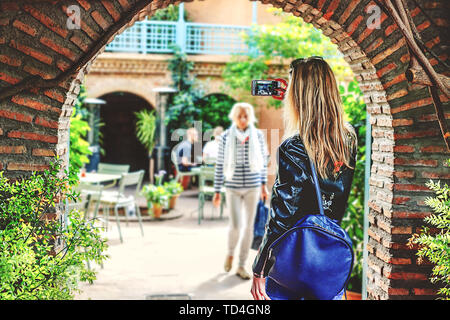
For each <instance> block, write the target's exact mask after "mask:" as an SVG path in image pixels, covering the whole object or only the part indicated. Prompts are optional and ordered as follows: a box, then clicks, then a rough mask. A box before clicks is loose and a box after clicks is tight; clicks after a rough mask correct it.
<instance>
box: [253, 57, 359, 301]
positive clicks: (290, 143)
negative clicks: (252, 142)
mask: <svg viewBox="0 0 450 320" xmlns="http://www.w3.org/2000/svg"><path fill="white" fill-rule="evenodd" d="M284 115H285V126H286V128H285V129H286V134H285V137H286V139H285V140H284V141H283V143H282V144H281V145H280V147H279V148H278V174H277V179H276V181H275V184H274V186H273V190H272V198H271V208H270V215H269V220H268V222H267V225H266V232H265V235H264V239H263V241H262V243H261V246H260V248H259V251H258V254H257V256H256V258H255V261H254V263H253V285H252V289H251V293H252V295H253V297H254V298H255V299H257V300H262V299H282V300H293V299H304V298H305V296H304V295H302V293H301V292H293V291H292V290H290V289H289V288H285V287H283V286H281V285H279V284H278V283H276V282H275V281H273V280H272V279H270V278H268V277H267V275H268V273H269V271H270V267H271V261H268V248H269V246H270V245H271V244H272V243H273V242H274V241H275V240H276V239H277V238H279V237H280V236H281V235H282V234H283V233H284V232H285V231H286V230H288V229H290V228H291V227H292V226H293V225H294V224H295V223H296V222H297V221H299V220H300V219H301V218H303V217H305V216H306V215H307V214H310V213H312V212H317V206H318V204H317V201H316V199H317V197H316V193H315V189H314V185H313V182H312V181H313V179H312V171H311V166H310V165H309V161H310V160H311V161H312V163H313V164H314V166H315V168H316V169H317V175H318V177H319V179H318V180H319V185H320V191H321V194H322V199H321V201H322V203H323V209H324V213H325V214H326V215H327V216H328V217H330V218H331V219H334V220H336V221H337V222H338V223H340V222H341V220H342V218H343V215H344V213H345V210H346V208H347V200H348V196H349V193H350V189H351V184H352V180H353V173H354V168H355V164H356V150H357V136H356V134H355V131H354V129H353V127H352V126H351V125H350V124H349V123H347V122H345V121H344V111H343V106H342V101H341V98H340V95H339V90H338V87H337V83H336V79H335V76H334V74H333V71H332V70H331V68H330V66H329V65H328V63H327V62H326V61H325V60H324V59H323V58H321V57H316V56H314V57H309V58H306V59H305V58H300V59H297V60H294V61H292V62H291V65H290V70H289V85H288V88H287V91H286V95H285V101H284ZM330 263H332V261H330ZM342 293H343V292H341V293H340V294H338V295H337V296H336V297H335V299H340V298H341V297H342Z"/></svg>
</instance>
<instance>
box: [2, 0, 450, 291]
mask: <svg viewBox="0 0 450 320" xmlns="http://www.w3.org/2000/svg"><path fill="white" fill-rule="evenodd" d="M73 2H74V1H68V0H61V1H44V0H42V1H26V0H16V1H2V2H1V3H0V12H1V13H0V170H5V174H6V175H7V176H10V177H13V178H14V177H18V176H20V175H28V174H29V173H30V172H31V170H43V169H45V168H46V166H47V164H48V162H49V161H50V160H51V159H52V158H53V157H54V156H56V155H59V156H61V157H63V158H65V157H66V155H67V152H68V150H67V141H68V128H69V117H70V114H71V110H72V109H71V107H72V106H73V104H74V101H75V99H76V96H77V94H78V92H79V85H80V83H81V82H82V80H83V77H84V75H85V74H86V73H88V72H89V69H90V66H91V64H92V61H93V60H94V59H95V57H96V56H97V55H98V54H99V53H100V52H102V51H103V48H104V45H105V44H106V43H107V42H108V41H111V40H112V39H113V37H114V35H116V34H118V33H120V32H122V31H123V30H124V29H125V28H127V27H128V26H130V25H131V24H133V23H134V22H135V21H136V20H139V19H142V18H143V17H144V16H145V15H147V14H153V12H154V11H155V10H157V9H159V8H163V7H166V6H167V5H169V4H171V3H180V2H181V1H174V0H153V1H152V0H109V1H105V0H98V1H86V0H77V1H76V2H77V4H79V6H80V8H81V29H79V30H78V29H75V30H69V29H67V28H66V25H67V24H66V23H67V19H68V15H67V13H66V9H67V7H68V6H69V5H71V4H73ZM261 2H262V3H264V4H272V5H274V6H276V7H281V8H283V10H284V11H286V12H290V13H292V14H293V15H295V16H298V17H301V18H302V19H303V20H304V21H306V22H308V23H312V24H313V25H314V26H315V27H317V28H319V29H321V30H322V32H323V33H324V34H325V35H326V36H328V37H329V38H330V39H331V41H332V42H333V43H335V44H337V46H338V47H339V50H340V51H341V52H342V53H343V54H344V56H345V60H346V61H347V62H348V63H349V65H350V67H351V68H352V70H353V72H354V73H355V75H356V77H357V79H358V81H359V84H360V87H361V89H362V91H363V92H364V98H365V102H366V104H367V110H368V112H369V113H370V116H371V117H370V118H371V124H372V128H373V129H372V138H373V143H372V166H371V179H370V199H369V207H370V213H369V222H370V227H369V243H368V248H367V249H368V252H369V257H368V272H367V277H368V285H367V290H368V298H369V299H423V298H431V297H433V294H434V291H433V287H432V286H431V285H430V284H429V282H428V281H427V274H428V273H429V271H430V267H429V266H421V265H416V258H415V255H414V253H415V251H413V250H410V249H409V248H407V247H406V245H405V243H406V240H407V238H409V236H410V235H411V233H413V232H415V231H416V229H417V227H419V226H420V225H421V224H422V218H423V217H424V216H425V215H427V214H428V213H429V211H430V210H429V208H427V207H426V206H425V205H424V202H423V200H424V197H425V196H427V195H430V193H429V192H428V190H427V188H426V187H425V186H424V183H425V182H426V181H427V180H428V179H429V178H436V179H441V180H447V181H448V180H450V174H449V170H448V168H446V167H445V166H444V164H443V163H444V160H445V159H446V158H448V153H446V149H445V144H444V142H443V140H442V138H441V137H440V132H439V126H438V123H437V121H436V117H435V115H434V112H433V106H432V104H431V103H432V100H431V98H430V97H429V95H428V93H427V88H426V87H425V86H422V85H411V84H409V83H408V82H407V81H406V79H405V77H404V72H405V70H406V68H407V66H408V62H409V55H408V51H407V47H406V43H405V40H404V39H403V37H402V35H401V33H400V32H398V29H397V27H396V26H395V24H394V22H393V21H392V20H391V19H390V18H388V17H387V16H386V14H384V13H383V14H382V15H381V28H380V29H369V28H368V27H367V24H366V21H367V19H368V17H369V15H370V13H368V10H367V9H368V7H369V6H370V5H374V4H375V3H374V2H373V1H370V0H363V1H357V0H307V1H297V0H261ZM418 3H419V4H421V6H422V7H425V8H427V12H425V13H424V12H422V11H421V10H420V9H419V8H418V7H415V6H414V7H412V8H411V12H412V15H413V16H414V20H415V23H416V25H417V27H418V30H419V32H420V34H421V36H422V39H423V41H424V43H425V44H426V46H427V47H429V48H431V49H432V50H433V51H434V52H435V53H436V54H437V55H438V56H439V57H440V59H441V60H444V61H446V60H447V59H448V52H445V48H448V35H447V33H448V32H446V28H448V21H447V20H446V17H445V11H446V10H445V9H446V8H447V10H448V5H447V4H446V1H445V0H436V1H433V2H432V4H429V2H427V1H423V0H420V1H418ZM427 3H428V4H427ZM430 14H431V15H432V16H433V21H431V22H430V20H429V19H428V16H429V15H430ZM445 45H446V46H445ZM430 61H431V63H432V64H433V65H434V67H435V68H436V70H437V71H438V72H440V73H444V71H445V70H443V67H442V65H441V64H438V61H437V60H436V59H434V58H431V59H430ZM61 80H62V81H61ZM441 99H442V101H444V102H445V104H444V108H445V111H446V116H447V119H448V118H449V116H450V110H449V104H448V100H446V99H445V97H444V96H443V95H441Z"/></svg>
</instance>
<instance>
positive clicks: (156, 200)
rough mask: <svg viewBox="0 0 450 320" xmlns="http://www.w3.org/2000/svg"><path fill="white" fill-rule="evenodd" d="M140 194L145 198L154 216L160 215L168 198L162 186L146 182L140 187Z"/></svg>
mask: <svg viewBox="0 0 450 320" xmlns="http://www.w3.org/2000/svg"><path fill="white" fill-rule="evenodd" d="M142 195H143V196H144V197H145V199H146V200H147V204H148V208H150V207H151V208H152V212H153V216H154V217H155V218H159V217H161V213H162V209H163V206H164V204H165V203H166V202H167V201H168V199H169V194H168V193H167V191H166V189H164V187H163V186H155V185H154V184H147V185H145V186H144V187H143V188H142Z"/></svg>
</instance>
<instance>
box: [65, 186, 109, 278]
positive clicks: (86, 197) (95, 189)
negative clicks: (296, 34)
mask: <svg viewBox="0 0 450 320" xmlns="http://www.w3.org/2000/svg"><path fill="white" fill-rule="evenodd" d="M76 190H77V191H78V192H80V197H79V201H77V202H69V204H68V208H69V211H71V210H74V209H76V210H79V211H82V212H83V213H84V216H83V219H84V220H85V221H88V219H89V212H90V210H91V205H92V204H94V209H93V212H94V215H93V219H92V222H91V224H94V222H95V221H94V220H95V218H96V216H97V212H98V208H99V205H100V197H101V195H102V191H103V186H102V185H91V184H88V183H83V182H80V184H79V185H78V186H77V188H76ZM86 250H87V249H86V248H85V252H86ZM86 265H87V267H88V269H89V270H91V265H90V262H89V260H86ZM100 265H101V267H102V268H103V263H101V264H100Z"/></svg>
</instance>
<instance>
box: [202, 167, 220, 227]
mask: <svg viewBox="0 0 450 320" xmlns="http://www.w3.org/2000/svg"><path fill="white" fill-rule="evenodd" d="M211 182H212V184H214V167H213V166H204V167H202V168H201V169H200V175H199V178H198V190H199V193H198V201H199V206H198V224H200V222H201V220H202V218H203V207H204V206H205V201H206V196H213V195H214V193H215V189H214V185H208V183H211ZM220 194H221V197H222V201H221V202H220V218H222V216H223V206H224V203H225V188H223V187H222V189H221V190H220Z"/></svg>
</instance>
